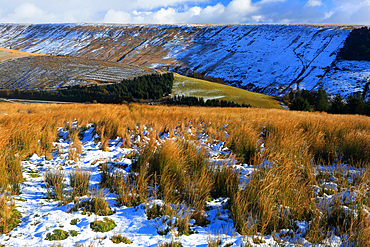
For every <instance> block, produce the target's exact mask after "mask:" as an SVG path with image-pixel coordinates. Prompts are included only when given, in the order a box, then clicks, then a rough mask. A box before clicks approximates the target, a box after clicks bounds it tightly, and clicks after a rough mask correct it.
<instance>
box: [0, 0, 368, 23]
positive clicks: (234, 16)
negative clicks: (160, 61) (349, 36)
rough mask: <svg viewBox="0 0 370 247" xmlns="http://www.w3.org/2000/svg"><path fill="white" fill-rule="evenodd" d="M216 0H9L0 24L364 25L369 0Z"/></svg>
mask: <svg viewBox="0 0 370 247" xmlns="http://www.w3.org/2000/svg"><path fill="white" fill-rule="evenodd" d="M218 1H220V0H154V1H153V0H104V1H101V0H89V1H87V0H78V1H76V0H63V1H60V0H13V1H3V2H2V3H1V5H0V22H15V23H16V22H21V23H45V22H49V23H52V22H104V23H134V24H141V23H158V24H167V23H168V24H172V23H210V24H212V23H214V24H221V23H242V22H245V23H248V22H269V23H270V22H271V23H279V22H308V23H310V22H325V23H348V24H370V15H369V14H368V13H369V12H370V11H369V10H370V0H305V1H296V0H255V1H254V0H228V1H227V2H225V1H222V2H221V1H220V2H218ZM217 2H218V3H217ZM200 3H202V4H200ZM207 3H208V4H207ZM317 7H320V8H317Z"/></svg>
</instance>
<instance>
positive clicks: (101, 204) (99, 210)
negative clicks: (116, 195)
mask: <svg viewBox="0 0 370 247" xmlns="http://www.w3.org/2000/svg"><path fill="white" fill-rule="evenodd" d="M104 197H105V196H104V191H103V190H98V191H93V193H92V196H91V200H90V205H91V207H90V210H89V211H90V212H93V213H95V214H97V215H100V216H107V215H111V214H113V211H112V210H111V208H110V207H109V205H108V202H107V201H106V200H105V198H104Z"/></svg>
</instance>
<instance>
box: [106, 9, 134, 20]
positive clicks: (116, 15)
mask: <svg viewBox="0 0 370 247" xmlns="http://www.w3.org/2000/svg"><path fill="white" fill-rule="evenodd" d="M103 22H105V23H130V22H131V15H130V13H127V12H125V11H115V10H113V9H110V10H108V12H107V13H106V14H105V16H104V20H103Z"/></svg>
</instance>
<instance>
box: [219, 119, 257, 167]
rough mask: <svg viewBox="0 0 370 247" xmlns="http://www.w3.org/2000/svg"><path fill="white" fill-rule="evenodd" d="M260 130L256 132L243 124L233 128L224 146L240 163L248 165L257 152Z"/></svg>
mask: <svg viewBox="0 0 370 247" xmlns="http://www.w3.org/2000/svg"><path fill="white" fill-rule="evenodd" d="M261 130H262V129H261ZM261 130H260V131H259V132H258V131H257V130H255V129H254V128H252V127H250V126H249V125H245V124H242V125H239V126H235V128H233V129H232V131H231V132H230V136H229V138H228V139H227V141H226V145H227V146H228V147H229V148H230V149H231V150H232V151H233V152H234V153H235V154H236V155H237V157H238V159H239V160H240V161H243V162H245V163H249V162H251V161H252V160H253V157H254V156H255V155H256V154H257V153H258V152H259V148H258V147H257V143H258V139H259V137H260V132H261Z"/></svg>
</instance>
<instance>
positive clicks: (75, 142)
mask: <svg viewBox="0 0 370 247" xmlns="http://www.w3.org/2000/svg"><path fill="white" fill-rule="evenodd" d="M70 128H71V127H70ZM69 136H70V138H71V141H72V145H70V148H69V150H68V158H69V159H70V160H79V159H80V155H81V154H82V152H83V148H82V143H81V141H80V139H79V132H78V130H76V129H72V128H71V130H70V133H69Z"/></svg>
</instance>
